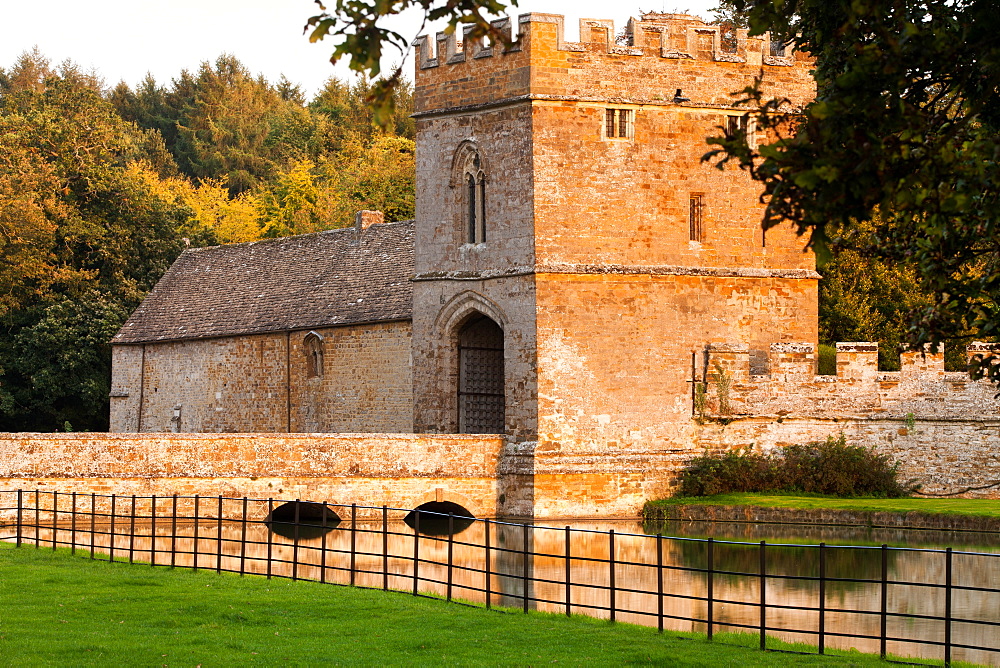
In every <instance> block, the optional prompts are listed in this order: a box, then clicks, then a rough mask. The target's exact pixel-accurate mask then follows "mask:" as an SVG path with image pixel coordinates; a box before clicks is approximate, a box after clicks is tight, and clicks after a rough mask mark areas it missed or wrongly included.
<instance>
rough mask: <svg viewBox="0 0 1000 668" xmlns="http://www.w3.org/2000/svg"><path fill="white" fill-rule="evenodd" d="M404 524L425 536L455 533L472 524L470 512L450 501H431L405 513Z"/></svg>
mask: <svg viewBox="0 0 1000 668" xmlns="http://www.w3.org/2000/svg"><path fill="white" fill-rule="evenodd" d="M403 522H404V523H405V524H406V526H408V527H410V528H411V529H413V530H414V531H419V532H420V533H422V534H424V535H425V536H448V535H457V534H460V533H462V532H463V531H465V530H466V529H468V528H469V527H470V526H472V525H473V524H474V523H475V522H476V519H475V517H473V515H472V513H471V512H469V511H468V510H466V509H465V508H463V507H462V506H460V505H458V504H457V503H452V502H451V501H431V502H429V503H425V504H423V505H421V506H417V508H416V509H414V510H411V511H410V512H409V513H407V515H406V517H404V518H403Z"/></svg>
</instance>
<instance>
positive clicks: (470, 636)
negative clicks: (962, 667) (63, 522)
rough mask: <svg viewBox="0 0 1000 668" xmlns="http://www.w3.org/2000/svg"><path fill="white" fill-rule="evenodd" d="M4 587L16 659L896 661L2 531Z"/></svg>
mask: <svg viewBox="0 0 1000 668" xmlns="http://www.w3.org/2000/svg"><path fill="white" fill-rule="evenodd" d="M0 601H2V607H0V664H2V665H4V666H46V665H58V666H64V665H72V666H92V665H99V666H134V665H139V666H198V665H202V666H206V668H207V667H208V666H227V665H231V666H243V665H248V664H260V665H282V666H284V665H289V666H296V665H301V666H307V665H308V666H318V665H326V664H353V665H358V664H362V665H375V664H389V665H400V664H423V665H427V664H429V665H437V664H452V665H456V664H457V665H470V664H475V665H483V664H486V665H540V664H542V663H545V664H551V663H568V664H572V665H626V664H641V665H650V664H659V665H671V666H674V665H678V666H679V665H689V666H725V665H739V666H751V665H752V666H765V665H767V666H770V665H776V664H777V665H785V664H794V665H818V664H822V665H859V666H866V665H886V664H882V662H880V661H879V660H878V659H877V658H875V657H872V656H869V655H862V654H857V653H851V654H848V655H846V656H840V657H819V656H801V655H794V654H783V653H775V652H766V653H764V652H760V651H758V650H754V649H747V648H745V647H737V646H731V645H730V646H727V645H725V644H723V643H721V642H718V641H717V642H714V643H708V642H706V641H705V640H704V637H703V636H701V637H699V636H697V635H691V634H688V635H683V634H665V635H659V634H657V633H656V631H655V630H654V629H649V628H645V627H638V626H631V625H628V624H617V625H612V624H610V623H608V622H604V621H598V620H594V619H590V618H587V617H584V616H573V617H572V618H566V617H563V616H560V615H554V614H543V613H532V614H530V615H527V616H525V615H522V614H518V613H515V612H512V611H487V610H484V609H482V608H474V607H469V606H462V605H458V604H454V603H447V602H444V601H440V600H433V599H420V598H414V597H412V596H409V595H406V594H402V593H395V592H390V593H384V592H380V591H369V590H362V589H351V588H347V587H339V586H331V585H321V584H316V583H310V582H301V581H300V582H291V581H288V580H271V581H268V580H266V579H264V578H262V577H253V576H247V577H245V578H240V577H238V576H233V575H227V574H223V575H216V574H215V573H212V572H206V571H200V572H193V571H191V570H183V569H176V570H170V569H167V568H155V569H153V568H150V567H149V566H148V565H138V564H136V565H129V564H124V563H115V564H108V563H104V562H99V561H89V560H88V559H86V558H84V557H81V556H79V555H78V556H75V557H74V556H70V555H69V553H68V551H64V550H59V551H58V552H52V551H51V550H44V549H42V550H36V549H34V548H29V547H22V548H20V549H16V548H14V547H12V546H10V545H9V544H0ZM721 639H722V640H724V641H725V642H728V643H742V644H744V645H752V644H754V643H756V638H755V637H754V636H735V635H727V636H724V637H722V638H721ZM770 642H773V644H774V646H775V647H779V646H782V647H786V648H787V647H790V646H789V645H782V644H780V643H778V642H776V641H770ZM800 649H801V648H800Z"/></svg>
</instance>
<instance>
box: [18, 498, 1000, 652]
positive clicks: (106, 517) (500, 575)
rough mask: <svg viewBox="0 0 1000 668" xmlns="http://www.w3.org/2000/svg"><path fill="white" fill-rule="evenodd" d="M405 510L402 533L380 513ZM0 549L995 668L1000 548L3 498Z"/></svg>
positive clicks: (224, 503)
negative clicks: (59, 552)
mask: <svg viewBox="0 0 1000 668" xmlns="http://www.w3.org/2000/svg"><path fill="white" fill-rule="evenodd" d="M403 514H406V515H407V516H406V519H405V525H404V524H403V523H401V522H399V521H398V519H390V517H392V518H399V517H401V516H402V515H403ZM421 525H423V526H421ZM0 540H6V541H13V542H15V543H16V544H17V545H18V546H22V545H33V546H34V547H35V548H52V549H56V548H57V547H60V546H62V547H67V548H69V549H70V550H72V551H74V552H75V551H84V552H85V553H89V556H90V558H92V559H97V558H100V559H104V560H107V561H126V560H127V561H128V562H129V563H132V562H137V561H142V562H148V563H149V564H150V565H151V566H171V567H187V568H194V569H199V568H202V569H213V570H215V571H218V572H222V571H226V572H234V573H240V574H245V573H257V574H260V575H264V576H266V577H269V578H270V577H286V578H291V579H309V580H316V581H319V582H331V583H342V584H349V585H352V586H364V587H373V588H374V587H378V588H382V589H386V590H388V589H396V590H403V591H410V592H412V593H413V594H414V595H427V594H437V595H443V596H444V597H445V598H446V599H447V600H449V601H450V600H453V599H454V598H458V599H462V600H464V601H466V602H469V601H471V602H481V603H482V604H484V605H485V606H486V607H487V608H489V607H491V606H493V605H503V606H505V607H520V608H522V609H523V610H524V611H525V612H527V611H528V610H529V609H542V610H549V611H558V612H564V613H565V614H567V615H569V614H572V613H584V614H589V615H592V616H598V617H605V618H608V619H610V620H611V621H616V620H625V621H631V622H638V623H645V624H648V625H655V626H657V627H658V628H659V629H660V630H661V631H662V630H663V629H664V628H666V627H668V626H669V627H673V628H682V629H685V630H700V631H703V632H705V633H707V635H708V638H709V639H712V637H713V635H714V634H715V633H716V632H717V631H720V630H730V631H739V632H744V633H745V632H751V633H754V634H756V635H758V636H759V645H760V647H761V649H773V647H770V648H769V647H768V641H769V636H771V637H773V636H779V637H781V638H784V639H789V640H795V641H804V642H807V643H808V644H810V645H812V646H814V647H815V648H816V651H817V652H818V653H820V654H823V653H824V652H826V650H827V648H828V647H832V646H834V645H841V646H855V647H858V648H859V649H863V650H868V651H878V652H879V653H880V654H881V655H882V656H883V657H885V656H886V655H887V654H889V653H890V652H892V653H893V654H907V655H912V654H916V655H919V656H922V657H924V658H938V659H943V660H944V662H945V664H946V665H948V664H950V663H951V662H952V660H953V658H955V659H962V660H968V661H977V662H981V663H997V662H998V661H1000V589H997V588H996V587H995V584H996V582H997V578H998V577H1000V554H992V553H982V552H969V551H959V550H952V549H951V548H948V549H945V550H940V549H916V548H896V547H888V546H886V545H881V546H840V545H827V544H824V543H820V544H818V545H800V544H777V543H766V542H765V541H760V542H759V543H745V542H737V541H723V540H713V539H711V538H708V539H693V538H679V537H668V536H663V535H660V534H656V535H648V534H638V533H623V532H615V531H614V530H609V531H603V530H597V529H588V528H571V527H569V526H566V527H561V528H556V527H546V526H536V525H531V524H517V523H510V522H503V521H498V520H489V519H484V520H474V519H472V518H467V517H462V516H460V515H455V514H448V515H444V514H440V513H433V512H429V511H426V510H420V511H419V512H414V511H408V510H406V509H395V508H388V507H385V506H382V507H378V508H374V507H363V506H357V505H352V506H342V505H331V504H327V503H325V502H308V501H302V500H298V499H296V500H291V501H286V500H276V499H250V498H245V497H244V498H229V497H223V496H214V497H206V496H197V495H195V496H178V495H173V496H167V497H157V496H135V495H115V494H96V493H75V492H73V493H68V492H62V493H60V492H56V491H44V492H43V491H38V490H14V491H0ZM956 562H960V563H958V564H957V566H958V567H956ZM907 573H910V576H909V577H904V576H905V575H906V574H907ZM906 632H908V633H909V634H908V635H906ZM956 652H958V653H959V655H956Z"/></svg>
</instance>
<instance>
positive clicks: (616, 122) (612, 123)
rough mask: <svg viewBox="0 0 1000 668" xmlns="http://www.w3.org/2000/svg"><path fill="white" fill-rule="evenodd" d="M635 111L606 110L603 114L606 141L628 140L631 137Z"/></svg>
mask: <svg viewBox="0 0 1000 668" xmlns="http://www.w3.org/2000/svg"><path fill="white" fill-rule="evenodd" d="M634 119H635V111H633V110H632V109H606V110H605V114H604V122H605V136H606V137H607V138H608V139H628V138H630V137H631V136H632V125H633V123H634Z"/></svg>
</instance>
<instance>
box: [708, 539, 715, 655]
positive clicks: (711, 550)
mask: <svg viewBox="0 0 1000 668" xmlns="http://www.w3.org/2000/svg"><path fill="white" fill-rule="evenodd" d="M707 568H708V573H707V575H708V591H707V593H706V598H707V599H708V601H707V603H708V629H707V630H708V640H709V642H711V640H712V633H713V631H714V629H713V628H712V627H713V621H714V620H713V618H712V612H713V608H714V604H715V591H714V588H715V541H714V540H713V539H711V538H709V539H708V565H707Z"/></svg>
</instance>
